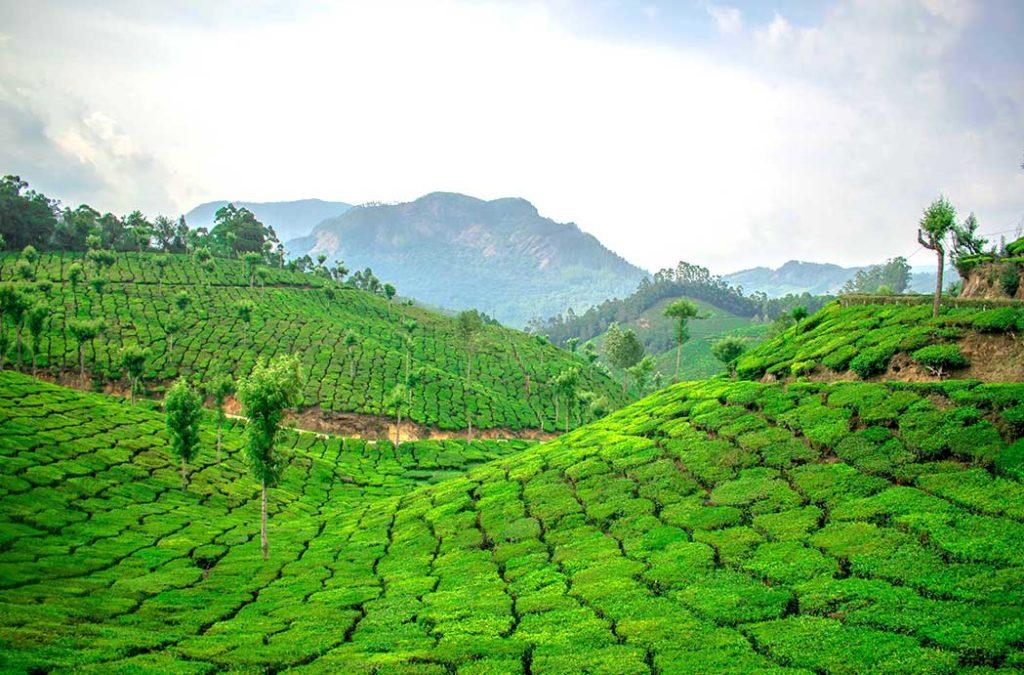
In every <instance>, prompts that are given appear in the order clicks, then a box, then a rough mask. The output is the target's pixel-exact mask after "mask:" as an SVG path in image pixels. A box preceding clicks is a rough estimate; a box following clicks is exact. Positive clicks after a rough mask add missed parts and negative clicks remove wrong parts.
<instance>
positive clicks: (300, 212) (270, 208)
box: [185, 198, 352, 241]
mask: <svg viewBox="0 0 1024 675" xmlns="http://www.w3.org/2000/svg"><path fill="white" fill-rule="evenodd" d="M228 204H234V205H235V206H238V207H239V208H242V207H244V208H247V209H249V210H250V211H252V212H253V214H255V216H256V217H257V218H258V219H259V220H260V221H261V222H262V223H263V224H264V225H269V226H270V227H273V228H274V231H275V232H276V233H277V236H278V238H279V239H280V240H281V241H286V240H288V239H292V238H294V237H299V236H302V235H305V234H307V233H308V232H309V231H310V230H312V228H314V227H315V226H316V225H317V224H318V223H320V222H321V221H323V220H326V219H327V218H331V217H333V216H337V215H340V214H342V213H344V212H345V211H347V210H348V209H350V208H352V205H351V204H349V203H347V202H337V201H328V200H324V199H317V198H310V199H295V200H290V201H279V202H253V201H243V200H224V199H217V200H213V201H209V202H203V203H202V204H198V205H197V206H195V207H193V208H192V209H191V210H190V211H189V212H188V213H186V214H185V222H187V223H188V224H189V226H190V227H205V228H208V229H209V228H212V227H213V222H214V215H215V214H216V213H217V210H218V209H219V208H221V207H222V206H227V205H228Z"/></svg>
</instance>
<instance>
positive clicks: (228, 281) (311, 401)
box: [0, 253, 622, 437]
mask: <svg viewBox="0 0 1024 675" xmlns="http://www.w3.org/2000/svg"><path fill="white" fill-rule="evenodd" d="M82 259H83V258H82V256H81V255H80V254H73V253H64V254H43V255H42V256H41V257H40V258H39V260H38V262H36V263H35V265H34V266H32V274H33V276H34V277H35V279H36V280H37V281H42V282H47V281H48V282H49V284H50V288H49V289H48V290H46V291H45V293H47V294H48V295H49V299H48V303H49V305H51V306H53V307H55V310H53V311H52V312H51V313H50V316H49V317H48V319H47V321H46V323H45V326H44V329H43V331H42V333H41V338H40V355H39V359H38V364H39V367H40V369H41V372H42V373H44V374H49V375H51V376H56V377H59V378H61V380H62V381H64V382H74V383H77V382H78V379H79V378H78V373H77V371H78V347H79V344H78V342H76V340H75V339H74V338H73V336H72V334H71V332H70V328H71V323H72V319H73V318H74V317H75V316H76V315H78V316H79V317H82V318H85V317H92V318H95V319H99V320H100V321H102V322H103V324H104V330H103V331H102V333H101V335H100V336H99V337H98V338H97V339H96V340H95V341H89V342H86V343H85V344H83V345H82V347H83V350H82V357H83V359H84V364H85V367H86V370H87V371H88V373H89V374H90V376H91V379H92V381H93V382H94V385H95V386H99V387H107V388H108V389H114V390H123V388H124V386H125V385H124V380H123V376H124V372H123V370H122V367H121V359H120V355H121V350H122V348H123V347H124V346H125V345H128V344H138V345H141V346H142V347H144V348H146V349H148V350H149V352H150V355H149V359H148V361H147V364H146V369H145V373H144V375H143V377H144V379H145V380H146V381H147V382H148V383H149V385H148V386H150V388H151V389H152V390H154V391H155V392H157V393H159V391H160V390H161V389H162V387H163V386H164V384H165V383H167V382H168V381H169V380H171V379H173V378H175V377H178V376H179V375H196V376H198V377H200V378H201V379H206V378H207V377H208V376H209V375H210V374H211V373H213V372H215V371H218V370H221V369H223V370H226V371H228V372H230V373H233V374H234V375H235V376H241V375H245V374H247V373H248V372H249V371H250V370H251V368H252V366H253V364H254V363H255V362H256V361H257V359H259V358H261V357H266V356H271V355H274V354H278V353H294V354H298V355H299V356H300V357H301V358H302V361H303V363H304V364H305V367H306V371H307V373H308V374H309V378H308V379H309V382H308V386H307V389H306V392H305V397H304V401H303V405H302V413H301V414H302V416H303V421H304V424H305V425H308V426H313V427H315V428H322V429H326V430H335V431H339V432H345V433H349V434H360V435H369V436H383V435H384V434H385V433H387V428H388V425H390V423H391V420H393V419H394V417H395V415H394V413H395V412H396V411H395V410H394V407H393V405H390V404H388V403H387V397H388V395H389V393H390V392H391V391H392V389H393V387H394V386H395V385H396V384H398V383H399V382H403V381H404V380H405V378H406V376H407V374H412V375H417V376H418V377H419V378H420V381H419V383H418V384H417V386H416V387H415V391H413V392H412V393H411V395H410V396H409V399H410V400H409V401H408V403H407V405H406V406H404V407H406V408H407V410H405V411H403V417H404V418H407V419H411V420H412V421H413V422H415V423H416V424H417V425H419V426H418V427H416V428H410V429H407V430H406V435H407V436H413V437H415V436H420V435H429V434H433V435H439V434H438V433H437V432H444V431H453V430H459V429H464V428H466V427H467V426H468V424H469V423H470V421H471V420H470V417H471V418H472V422H473V425H474V426H475V427H477V428H480V429H494V430H499V431H500V432H501V433H505V434H511V433H518V432H523V431H525V430H548V431H554V430H556V429H563V428H564V426H565V407H564V405H562V400H561V399H562V398H563V397H564V396H563V394H562V393H560V392H557V391H556V389H555V387H554V384H553V380H554V378H555V377H556V376H557V375H558V374H559V373H560V372H562V371H563V370H566V369H568V368H577V369H579V371H580V373H581V381H580V387H581V389H582V390H586V391H589V392H592V393H593V394H595V395H596V396H600V397H603V398H604V399H605V400H606V401H607V402H608V404H610V405H615V404H618V403H621V402H622V398H621V396H622V395H621V394H620V393H619V392H618V389H617V387H616V386H615V385H614V383H612V382H611V380H610V379H609V378H608V377H607V376H605V375H603V374H601V373H599V372H598V371H597V370H596V369H594V368H592V367H590V366H588V365H587V364H586V363H585V362H584V361H583V360H582V359H580V358H576V357H573V356H572V355H570V354H569V353H567V352H565V351H563V350H560V349H557V348H555V347H554V346H552V345H550V344H542V343H540V342H539V341H538V340H536V339H535V338H533V337H532V336H529V335H526V334H524V333H521V332H519V331H515V330H512V329H508V328H504V327H501V326H496V325H485V326H484V327H483V329H482V332H481V334H480V337H479V339H478V348H476V349H475V353H474V355H473V357H472V361H473V365H472V373H473V376H472V378H471V380H470V381H469V382H467V379H466V374H467V368H468V352H467V348H466V345H465V344H463V341H462V340H461V339H460V338H459V337H458V334H457V329H456V325H455V322H454V321H453V320H452V319H451V318H450V317H447V316H443V315H440V314H437V313H435V312H431V311H428V310H425V309H422V308H418V307H412V306H407V305H405V304H400V303H398V302H392V301H389V300H387V299H386V298H384V297H381V296H379V295H376V294H373V293H369V292H366V291H362V290H357V289H355V288H352V287H350V286H344V285H341V284H339V283H337V282H335V281H333V280H331V279H330V278H327V277H325V276H322V275H318V274H313V273H307V274H302V273H298V272H292V271H289V270H288V269H285V268H278V267H270V266H260V267H258V268H253V269H249V268H247V266H246V264H245V263H243V262H242V261H240V260H236V259H224V258H212V259H210V260H209V261H207V262H206V263H203V264H200V263H198V262H196V261H195V260H194V259H193V258H192V257H191V256H186V255H156V254H148V253H147V254H135V253H118V254H116V255H112V257H111V262H112V264H111V265H110V266H109V267H106V268H104V269H103V270H102V273H100V272H99V271H98V270H95V269H94V267H95V266H94V265H93V263H91V262H88V263H87V264H86V269H87V270H89V274H90V279H89V280H88V281H87V280H81V281H80V282H79V283H78V285H77V286H73V285H72V284H71V283H70V280H69V277H68V275H69V270H70V269H71V267H72V264H73V263H75V262H76V261H81V260H82ZM19 262H20V261H19V260H18V258H17V257H16V256H11V255H4V256H0V281H9V280H11V279H12V276H13V275H14V270H15V269H16V268H18V266H19ZM96 277H99V278H101V279H105V280H106V281H105V282H104V284H103V286H102V287H101V289H99V290H97V288H96V287H94V286H93V284H92V279H93V278H96ZM28 288H30V289H34V288H37V285H36V284H29V285H28ZM33 292H35V293H37V294H38V293H44V291H42V290H36V291H33ZM409 322H414V324H412V325H411V326H410V325H407V324H409ZM409 328H411V331H410V330H409ZM4 329H5V330H6V332H7V335H8V336H9V339H10V342H11V345H12V347H11V350H10V354H11V356H10V358H11V359H12V360H13V358H14V356H13V354H14V353H15V351H14V349H13V344H14V342H15V340H16V332H15V329H14V325H13V323H12V322H11V321H9V320H8V321H6V322H5V327H4ZM349 332H351V333H352V334H353V336H354V342H353V343H352V344H351V345H350V344H347V342H346V336H347V334H348V333H349ZM407 335H408V338H409V340H410V342H409V343H408V344H407V343H406V336H407ZM23 337H24V339H25V340H27V339H28V335H27V333H26V334H24V335H23ZM24 367H25V368H26V369H27V368H28V364H27V361H26V362H24ZM556 397H558V398H559V401H558V403H556V400H555V399H556ZM559 405H561V408H560V411H561V414H560V417H559V419H557V420H556V414H555V413H556V406H559ZM352 413H355V414H356V415H354V416H353V415H352ZM590 415H591V413H590V410H589V408H587V407H586V406H582V405H578V404H577V402H575V401H574V402H573V405H572V410H571V417H570V426H575V425H577V424H579V423H581V422H583V421H586V420H587V419H589V417H590ZM442 435H443V434H442Z"/></svg>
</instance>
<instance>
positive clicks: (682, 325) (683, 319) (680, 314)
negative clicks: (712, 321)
mask: <svg viewBox="0 0 1024 675" xmlns="http://www.w3.org/2000/svg"><path fill="white" fill-rule="evenodd" d="M665 316H667V317H669V318H670V319H674V320H675V331H674V336H675V339H676V374H675V381H676V382H678V381H679V365H680V362H681V360H682V356H683V343H684V342H686V341H687V340H689V339H690V330H689V327H688V326H687V324H688V323H689V321H690V319H693V318H695V317H697V305H695V304H693V303H692V302H690V301H689V300H676V301H675V302H673V303H671V304H669V306H668V307H666V308H665Z"/></svg>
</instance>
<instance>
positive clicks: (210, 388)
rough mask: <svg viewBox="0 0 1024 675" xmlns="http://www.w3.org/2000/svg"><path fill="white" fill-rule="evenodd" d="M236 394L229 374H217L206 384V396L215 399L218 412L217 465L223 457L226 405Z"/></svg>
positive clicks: (233, 382) (214, 402)
mask: <svg viewBox="0 0 1024 675" xmlns="http://www.w3.org/2000/svg"><path fill="white" fill-rule="evenodd" d="M233 393H235V381H234V380H233V379H232V378H231V375H229V374H228V373H215V374H214V375H213V377H211V378H210V380H209V381H208V382H207V383H206V394H207V395H208V396H209V397H211V398H212V399H213V406H214V409H215V410H216V412H217V463H218V464H220V457H221V450H220V448H221V433H222V431H223V428H224V422H226V421H227V415H225V414H224V404H225V403H226V402H227V398H228V396H231V394H233Z"/></svg>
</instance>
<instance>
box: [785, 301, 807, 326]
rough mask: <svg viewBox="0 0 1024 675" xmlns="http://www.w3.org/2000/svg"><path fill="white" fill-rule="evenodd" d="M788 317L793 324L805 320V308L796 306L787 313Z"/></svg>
mask: <svg viewBox="0 0 1024 675" xmlns="http://www.w3.org/2000/svg"><path fill="white" fill-rule="evenodd" d="M789 317H790V318H791V319H793V321H794V322H795V323H800V322H801V321H803V320H804V319H806V318H807V308H806V307H804V306H803V305H797V306H796V307H794V308H793V309H792V310H790V312H789Z"/></svg>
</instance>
